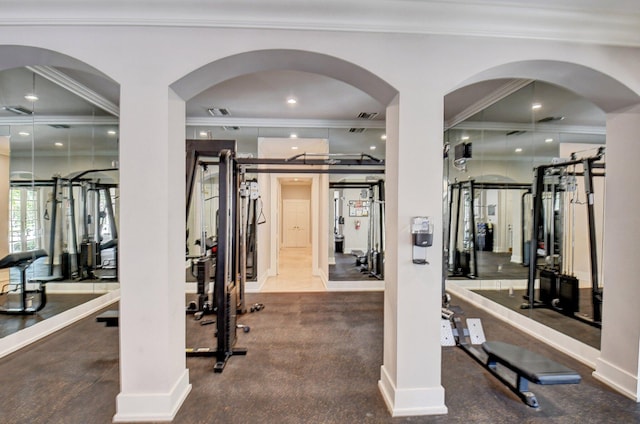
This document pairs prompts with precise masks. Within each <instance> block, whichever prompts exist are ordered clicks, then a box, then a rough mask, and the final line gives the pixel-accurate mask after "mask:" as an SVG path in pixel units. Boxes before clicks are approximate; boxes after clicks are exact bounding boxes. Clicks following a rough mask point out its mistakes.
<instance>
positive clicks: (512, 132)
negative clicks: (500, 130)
mask: <svg viewBox="0 0 640 424" xmlns="http://www.w3.org/2000/svg"><path fill="white" fill-rule="evenodd" d="M524 133H526V131H522V130H514V131H509V132H508V133H507V135H520V134H524Z"/></svg>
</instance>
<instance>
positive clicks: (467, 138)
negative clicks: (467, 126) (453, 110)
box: [460, 135, 469, 141]
mask: <svg viewBox="0 0 640 424" xmlns="http://www.w3.org/2000/svg"><path fill="white" fill-rule="evenodd" d="M460 140H462V141H467V140H469V136H468V135H463V136H462V138H460Z"/></svg>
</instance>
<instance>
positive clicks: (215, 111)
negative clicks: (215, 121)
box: [207, 107, 230, 116]
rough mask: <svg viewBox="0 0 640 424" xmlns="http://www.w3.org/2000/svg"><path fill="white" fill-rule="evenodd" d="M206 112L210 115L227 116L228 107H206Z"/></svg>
mask: <svg viewBox="0 0 640 424" xmlns="http://www.w3.org/2000/svg"><path fill="white" fill-rule="evenodd" d="M207 112H209V114H210V115H211V116H229V115H230V113H229V109H226V108H223V107H212V108H209V109H207Z"/></svg>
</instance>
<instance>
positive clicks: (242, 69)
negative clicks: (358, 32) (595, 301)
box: [171, 49, 398, 105]
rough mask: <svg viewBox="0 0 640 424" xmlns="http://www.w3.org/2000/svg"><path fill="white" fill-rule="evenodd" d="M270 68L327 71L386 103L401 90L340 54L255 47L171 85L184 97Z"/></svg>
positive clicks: (327, 73)
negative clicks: (341, 56)
mask: <svg viewBox="0 0 640 424" xmlns="http://www.w3.org/2000/svg"><path fill="white" fill-rule="evenodd" d="M271 70H295V71H301V72H310V73H315V74H321V75H325V76H328V77H331V78H334V79H337V80H340V81H343V82H345V83H347V84H349V85H352V86H354V87H356V88H358V89H360V90H362V91H364V92H365V93H367V94H369V95H370V96H371V97H373V98H374V99H376V100H377V101H379V102H380V103H381V104H383V105H388V104H389V103H390V102H391V100H392V99H393V98H394V97H395V96H396V94H398V91H397V90H396V89H395V88H393V87H392V86H391V85H389V84H388V83H387V82H385V81H384V80H382V79H381V78H379V77H378V76H376V75H374V74H373V73H371V72H370V71H368V70H366V69H364V68H362V67H360V66H358V65H355V64H353V63H351V62H347V61H345V60H343V59H339V58H337V57H333V56H329V55H325V54H322V53H315V52H310V51H303V50H288V49H274V50H255V51H250V52H244V53H239V54H236V55H233V56H227V57H225V58H222V59H219V60H216V61H214V62H211V63H209V64H207V65H204V66H202V67H201V68H199V69H196V70H195V71H193V72H191V73H190V74H188V75H186V76H184V77H183V78H181V79H179V80H178V81H176V82H174V83H173V84H172V85H171V88H172V89H173V90H174V91H175V92H176V93H177V94H178V95H179V96H180V97H181V98H182V99H183V100H185V101H188V100H189V99H191V98H193V97H195V96H196V95H198V94H199V93H201V92H202V91H204V90H206V89H208V88H209V87H212V86H214V85H216V84H219V83H221V82H223V81H226V80H228V79H230V78H234V77H237V76H241V75H246V74H251V73H255V72H261V71H271Z"/></svg>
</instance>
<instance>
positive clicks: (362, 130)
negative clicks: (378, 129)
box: [349, 128, 366, 134]
mask: <svg viewBox="0 0 640 424" xmlns="http://www.w3.org/2000/svg"><path fill="white" fill-rule="evenodd" d="M365 129H366V128H349V132H350V133H356V134H360V133H363V132H364V131H365Z"/></svg>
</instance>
